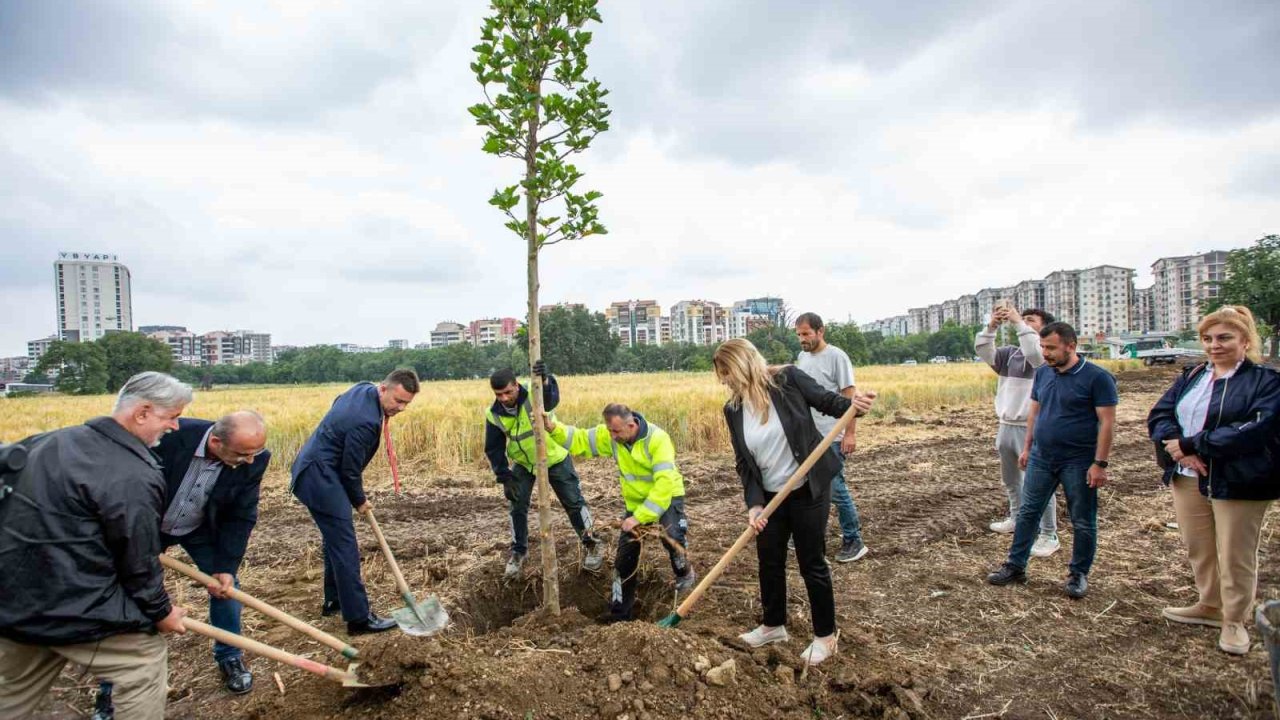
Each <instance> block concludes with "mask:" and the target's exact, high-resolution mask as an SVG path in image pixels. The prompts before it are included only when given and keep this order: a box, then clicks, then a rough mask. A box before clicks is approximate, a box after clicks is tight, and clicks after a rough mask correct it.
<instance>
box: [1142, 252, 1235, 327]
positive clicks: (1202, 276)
mask: <svg viewBox="0 0 1280 720" xmlns="http://www.w3.org/2000/svg"><path fill="white" fill-rule="evenodd" d="M1226 272H1227V253H1226V252H1225V251H1222V250H1214V251H1212V252H1207V253H1202V254H1199V255H1183V256H1180V257H1166V258H1160V259H1159V260H1156V261H1155V262H1154V263H1152V264H1151V274H1152V276H1153V277H1154V278H1155V284H1154V285H1153V286H1152V297H1151V302H1152V311H1153V313H1154V315H1155V328H1154V329H1155V330H1163V331H1171V332H1180V331H1182V330H1186V329H1189V328H1194V327H1195V326H1196V325H1197V324H1198V323H1199V322H1200V318H1201V317H1203V313H1201V312H1200V304H1201V303H1202V302H1204V301H1205V300H1209V299H1211V298H1215V297H1217V294H1218V290H1217V286H1216V283H1219V282H1221V281H1222V280H1225V279H1226Z"/></svg>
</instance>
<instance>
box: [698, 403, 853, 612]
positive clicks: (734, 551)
mask: <svg viewBox="0 0 1280 720" xmlns="http://www.w3.org/2000/svg"><path fill="white" fill-rule="evenodd" d="M857 412H858V409H857V408H856V407H854V406H853V405H850V406H849V409H848V410H846V411H845V412H844V415H841V416H840V419H839V420H838V421H837V422H836V424H835V427H833V428H831V430H829V431H827V435H826V437H824V438H822V442H820V443H818V447H816V448H814V449H813V452H811V453H809V457H807V458H805V461H804V462H803V463H802V464H801V465H800V467H799V468H797V469H796V471H795V472H794V473H792V474H791V477H789V478H787V482H786V484H785V485H783V486H782V489H781V490H779V491H778V494H777V495H775V496H774V497H773V499H772V500H770V501H769V504H768V505H765V506H764V511H763V512H761V513H760V516H759V517H760V518H762V519H766V520H767V519H768V518H769V516H770V515H772V514H773V511H774V510H777V509H778V506H779V505H781V504H782V501H784V500H786V499H787V496H788V495H790V494H791V491H792V490H795V489H796V488H797V487H798V486H799V485H800V483H802V482H804V478H805V476H806V475H808V474H809V471H810V470H811V469H813V466H814V465H815V464H817V462H818V460H819V458H821V457H822V454H823V453H825V452H827V451H828V450H830V449H831V444H832V443H834V442H835V441H836V436H837V435H839V434H840V431H842V430H844V429H845V426H847V425H848V424H849V423H850V421H852V420H853V418H854V416H856V415H857ZM756 535H757V533H756V530H755V528H753V527H751V526H750V525H748V526H747V529H746V530H743V531H742V534H741V535H739V536H738V539H737V540H736V541H734V543H733V546H732V547H730V548H729V551H728V552H726V553H725V554H724V555H723V556H722V557H721V558H720V562H717V563H716V564H715V567H713V568H711V571H710V572H708V573H707V574H706V575H705V576H704V577H703V578H702V581H701V582H699V583H698V586H697V587H695V588H694V589H693V592H691V593H689V597H687V598H685V599H684V602H682V603H680V607H678V608H676V614H677V615H679V616H680V617H682V618H686V617H689V613H690V612H691V611H692V610H693V606H694V605H696V604H697V603H698V601H699V600H701V599H702V595H703V594H704V593H706V591H707V588H709V587H711V585H712V584H714V583H715V581H716V580H717V579H719V577H720V575H721V574H723V573H724V571H725V568H727V567H728V566H729V563H730V562H733V559H734V558H735V557H737V555H738V553H739V552H741V551H742V548H744V547H746V546H747V543H749V542H751V540H752V539H753V538H755V536H756Z"/></svg>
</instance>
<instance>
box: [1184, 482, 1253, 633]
mask: <svg viewBox="0 0 1280 720" xmlns="http://www.w3.org/2000/svg"><path fill="white" fill-rule="evenodd" d="M1270 504H1271V501H1270V500H1210V499H1209V498H1207V497H1205V496H1203V495H1201V494H1200V487H1199V482H1198V481H1197V480H1196V479H1195V478H1189V477H1182V476H1178V477H1177V478H1175V479H1174V481H1173V510H1174V513H1175V514H1176V515H1177V517H1178V531H1179V532H1180V533H1181V534H1182V542H1183V544H1185V545H1186V546H1187V555H1188V556H1189V557H1190V559H1191V573H1192V574H1193V575H1195V578H1196V590H1198V591H1200V604H1201V605H1204V606H1206V607H1211V608H1220V609H1221V610H1222V619H1223V621H1224V622H1238V623H1243V622H1245V621H1246V620H1247V619H1248V617H1249V610H1250V609H1251V607H1252V606H1253V598H1254V596H1255V595H1257V594H1258V543H1259V542H1260V540H1261V534H1262V519H1263V518H1264V517H1266V514H1267V506H1268V505H1270Z"/></svg>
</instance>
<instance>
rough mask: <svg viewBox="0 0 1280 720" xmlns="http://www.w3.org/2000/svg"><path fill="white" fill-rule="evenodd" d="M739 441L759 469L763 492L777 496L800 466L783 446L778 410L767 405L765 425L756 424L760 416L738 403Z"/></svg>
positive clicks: (783, 437) (785, 442)
mask: <svg viewBox="0 0 1280 720" xmlns="http://www.w3.org/2000/svg"><path fill="white" fill-rule="evenodd" d="M742 440H743V442H745V443H746V445H747V451H748V452H750V453H751V457H753V458H755V461H756V466H757V467H759V468H760V478H761V480H762V481H763V483H764V489H765V490H768V491H769V492H778V491H779V490H781V489H782V486H783V485H786V484H787V479H788V478H790V477H791V475H792V474H793V473H794V472H795V471H796V470H799V469H800V464H799V463H797V462H796V459H795V458H794V457H793V456H792V455H791V446H790V445H789V444H787V434H786V432H784V431H783V429H782V421H781V420H779V419H778V409H777V408H775V407H774V406H773V401H772V400H770V401H769V421H768V422H766V423H764V424H763V425H761V424H760V416H759V415H758V414H756V413H755V412H754V411H753V410H752V409H751V404H750V403H748V402H746V401H743V403H742Z"/></svg>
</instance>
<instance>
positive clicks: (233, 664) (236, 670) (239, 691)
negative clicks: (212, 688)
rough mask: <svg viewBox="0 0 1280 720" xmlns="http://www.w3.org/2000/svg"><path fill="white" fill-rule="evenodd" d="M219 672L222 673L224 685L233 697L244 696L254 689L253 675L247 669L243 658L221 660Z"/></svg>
mask: <svg viewBox="0 0 1280 720" xmlns="http://www.w3.org/2000/svg"><path fill="white" fill-rule="evenodd" d="M218 670H220V671H221V672H222V683H223V685H225V686H226V688H227V690H228V691H230V692H231V693H232V694H233V695H243V694H245V693H247V692H249V691H250V690H252V689H253V673H251V672H249V668H247V667H245V664H244V659H243V658H239V657H233V658H227V659H226V660H219V661H218Z"/></svg>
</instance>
